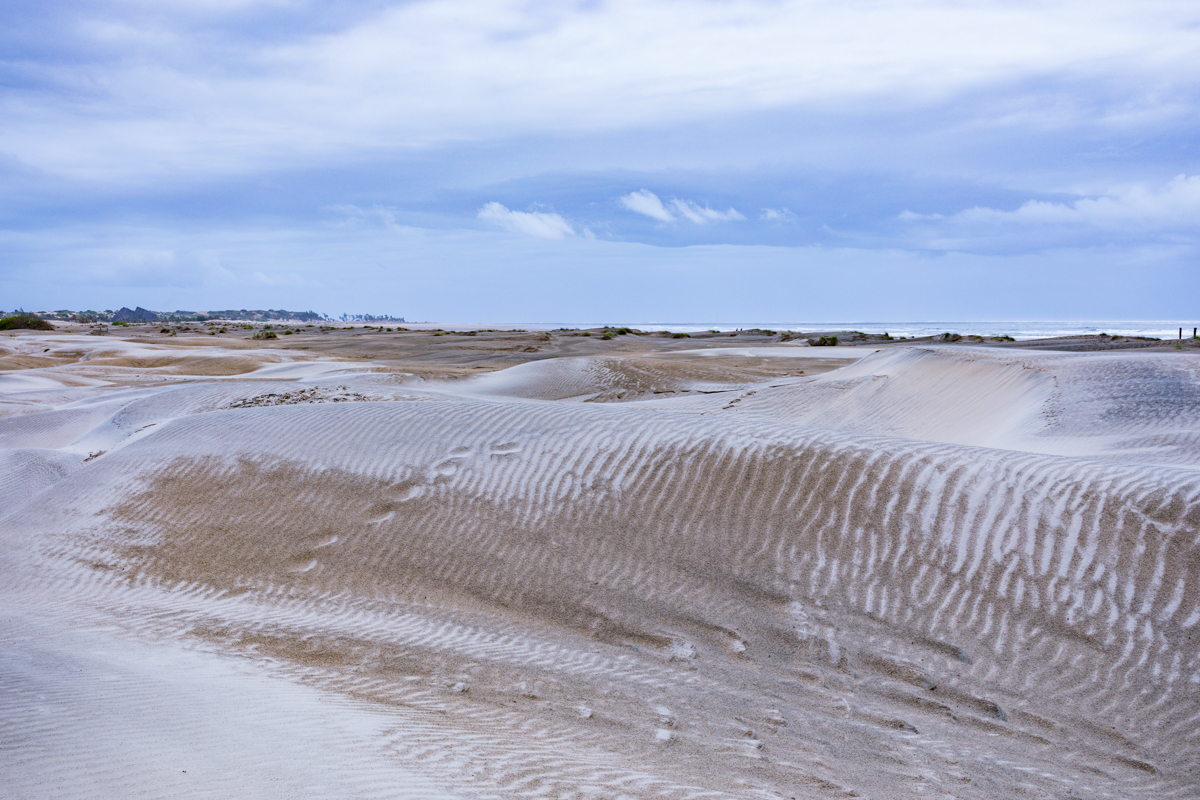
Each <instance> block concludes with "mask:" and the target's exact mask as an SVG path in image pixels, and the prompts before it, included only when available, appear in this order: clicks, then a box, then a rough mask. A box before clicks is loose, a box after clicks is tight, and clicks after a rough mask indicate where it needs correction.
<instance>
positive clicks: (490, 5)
mask: <svg viewBox="0 0 1200 800" xmlns="http://www.w3.org/2000/svg"><path fill="white" fill-rule="evenodd" d="M7 16H8V22H7V24H6V26H5V30H3V31H0V70H3V75H4V81H3V82H2V83H0V86H2V87H3V88H0V102H2V103H3V107H4V109H5V125H4V126H2V127H0V241H4V242H8V243H9V244H10V249H9V250H8V253H9V258H8V259H6V260H5V262H4V264H3V265H0V292H2V293H3V294H4V295H6V296H9V297H12V298H14V300H15V301H16V302H17V303H24V304H27V305H39V304H41V305H45V306H47V307H50V306H55V305H60V303H58V302H57V301H55V300H54V298H55V297H56V296H58V295H60V294H61V293H62V292H63V291H65V288H64V287H65V286H74V285H75V284H80V285H91V286H92V289H93V290H94V291H95V292H97V293H103V292H106V291H109V289H110V288H112V287H114V286H116V285H117V283H119V284H120V285H121V286H122V287H124V288H123V289H122V291H132V290H136V288H137V287H138V286H139V285H141V286H144V287H146V288H147V289H148V290H149V289H151V288H153V287H156V286H174V287H175V290H176V291H178V292H179V293H180V294H181V297H180V298H179V300H178V301H177V302H172V303H168V304H167V305H178V306H186V305H188V304H189V300H188V295H189V293H195V292H201V291H207V290H206V289H204V288H203V287H201V286H198V285H197V284H196V275H198V274H202V275H206V276H208V277H207V278H205V280H209V281H212V287H213V288H214V289H216V288H218V287H219V286H222V285H223V286H224V290H225V291H228V292H230V293H232V294H233V295H235V296H234V297H230V298H228V302H230V303H233V304H238V302H239V301H238V299H237V296H240V295H239V294H238V293H241V292H252V291H257V290H258V289H257V288H255V287H260V288H261V287H268V288H269V287H270V286H272V285H275V286H277V287H278V286H284V285H286V286H291V287H294V288H295V290H296V291H309V292H310V293H311V296H312V299H311V300H310V301H309V302H308V303H306V305H314V304H318V303H319V298H320V297H321V296H323V294H324V293H326V292H327V291H330V290H331V287H332V286H334V285H335V283H336V282H337V280H339V279H340V277H341V276H343V275H345V274H347V273H355V272H360V273H362V274H363V275H368V274H375V273H374V272H373V271H374V270H378V271H380V274H386V275H389V276H390V278H389V280H391V281H393V284H392V285H393V286H394V287H395V288H396V290H397V291H401V290H402V287H404V286H407V285H410V284H411V283H413V282H414V281H415V282H416V283H420V284H422V285H424V282H428V281H433V282H434V283H436V282H437V280H438V278H437V274H436V273H437V270H435V274H434V275H423V276H414V275H411V274H410V273H409V272H408V270H410V269H415V268H416V267H415V266H412V265H413V264H415V263H416V261H412V260H406V258H405V257H404V255H403V252H404V251H403V248H400V249H399V250H397V249H396V246H397V243H398V242H409V243H410V244H411V242H412V241H415V240H413V239H411V236H413V235H416V234H418V233H419V234H420V235H421V236H422V237H423V238H421V239H420V241H422V242H423V243H424V244H423V245H422V248H424V249H422V251H421V252H422V253H425V255H424V256H422V258H428V259H429V261H428V262H422V263H435V264H440V265H441V267H439V268H438V269H440V270H441V271H444V272H445V273H446V274H447V275H448V274H450V272H452V271H453V269H459V268H461V269H467V268H468V267H467V265H462V264H457V263H456V262H455V260H456V259H462V258H468V257H470V258H474V257H477V255H472V254H474V253H475V252H476V251H475V250H473V249H471V248H466V249H464V248H463V247H462V246H461V245H460V244H456V243H461V242H463V241H468V240H469V241H472V242H475V241H482V240H489V241H492V245H490V246H489V247H485V248H482V250H481V252H488V253H490V256H489V257H488V259H487V263H488V264H489V265H490V269H492V270H495V271H496V273H497V274H504V275H506V276H507V278H508V279H509V280H513V279H515V280H517V281H518V282H521V281H524V280H526V279H527V278H529V277H530V276H533V275H542V274H545V273H544V269H543V267H544V266H545V265H547V264H550V263H554V264H559V265H560V264H561V263H562V258H560V257H559V256H556V255H554V253H555V252H557V251H555V250H554V248H560V249H562V252H563V253H567V252H574V250H572V248H576V247H580V246H584V242H585V241H591V242H592V243H591V244H589V245H587V247H592V248H597V249H596V250H595V251H594V252H596V253H609V254H610V256H605V257H604V258H609V257H611V258H618V256H617V255H616V254H618V253H620V254H622V255H621V256H620V258H633V259H634V260H635V261H636V262H637V263H638V264H640V265H641V267H642V272H641V273H639V274H642V275H645V276H655V275H657V276H660V277H659V278H658V279H657V280H658V281H659V282H658V283H653V282H650V283H643V284H641V285H639V288H638V291H639V292H641V293H643V294H649V295H650V296H658V297H660V298H665V297H668V296H670V297H671V298H673V300H672V302H675V303H677V304H678V303H682V302H683V300H681V299H680V298H681V297H690V298H691V300H690V302H692V303H693V304H694V305H696V306H697V307H699V306H700V305H703V303H704V302H706V299H705V298H704V297H703V296H702V295H703V290H702V289H695V290H691V289H689V290H684V291H681V290H680V288H679V287H680V284H681V283H683V282H686V281H688V280H689V279H690V275H691V274H690V273H689V271H688V269H687V268H686V267H685V266H684V265H686V264H687V263H689V261H688V258H689V256H688V255H687V254H688V253H689V252H691V253H693V255H695V254H699V253H702V252H703V253H711V252H722V253H730V254H738V255H730V256H729V263H730V264H737V263H747V264H749V263H759V262H758V261H757V259H758V258H759V255H758V254H761V253H763V252H771V253H778V254H780V255H779V256H778V258H780V259H783V260H782V261H778V262H776V261H772V262H771V263H783V262H784V261H786V254H787V253H789V252H790V253H792V254H793V255H795V256H796V259H795V261H796V264H797V266H796V269H797V270H801V271H803V270H804V269H806V268H808V267H805V266H803V265H809V266H810V267H811V265H812V264H814V263H815V262H813V261H812V259H811V258H809V256H808V255H806V256H804V257H801V256H800V254H801V253H804V254H809V255H811V254H812V253H822V252H823V253H826V254H828V255H829V258H830V261H831V263H840V262H839V258H840V257H839V256H836V254H838V253H846V252H854V253H857V254H859V256H856V258H855V259H854V263H855V264H856V267H855V269H857V270H859V271H860V272H865V273H867V274H870V275H874V274H882V273H883V272H885V271H886V270H887V269H890V268H891V267H892V266H894V265H895V263H897V262H896V261H895V260H894V258H893V257H894V255H895V254H897V253H899V254H904V263H905V264H908V265H910V266H909V268H910V269H911V270H913V271H914V273H915V274H916V278H915V279H916V280H920V279H921V277H922V276H923V275H933V274H935V273H936V272H937V271H936V269H934V267H933V266H931V265H934V264H936V263H939V262H938V259H939V258H943V257H949V256H954V257H958V256H960V255H961V256H963V257H966V256H970V257H973V258H975V257H978V258H984V259H992V260H988V261H987V262H986V263H993V264H996V265H997V266H996V269H997V270H1001V271H1002V270H1003V269H1004V267H1003V266H1002V265H1003V264H1004V263H1005V259H1013V261H1012V263H1013V264H1017V263H1034V262H1037V263H1041V264H1043V265H1044V268H1045V270H1047V272H1048V273H1052V274H1054V275H1056V276H1057V275H1059V274H1061V275H1062V276H1063V279H1064V280H1066V279H1067V278H1071V279H1074V280H1076V281H1079V280H1090V281H1096V280H1099V281H1100V282H1101V283H1102V284H1105V285H1108V284H1115V285H1119V284H1120V275H1121V272H1122V270H1127V269H1131V268H1134V267H1131V266H1130V265H1136V264H1147V265H1158V266H1154V267H1147V268H1148V269H1149V268H1152V269H1158V268H1160V267H1161V268H1163V269H1167V266H1166V265H1168V264H1170V265H1173V266H1172V267H1171V269H1175V270H1176V271H1177V272H1178V274H1179V277H1177V278H1176V279H1175V280H1176V283H1178V282H1179V281H1182V282H1183V284H1184V285H1183V286H1181V287H1180V288H1181V291H1182V293H1183V294H1184V295H1186V294H1188V293H1189V292H1190V294H1191V296H1196V295H1197V294H1198V293H1200V277H1197V276H1196V273H1197V271H1196V270H1195V269H1194V264H1195V263H1196V260H1197V258H1196V257H1197V256H1198V255H1200V145H1198V144H1197V142H1196V138H1195V132H1194V120H1195V118H1196V115H1197V112H1198V111H1200V8H1197V7H1196V6H1195V4H1190V3H1182V2H1178V1H1177V0H1149V2H1147V3H1143V4H1139V5H1137V6H1136V7H1134V6H1131V5H1130V4H1128V3H1124V2H1115V1H1114V0H1101V2H1089V3H1084V2H1082V0H1050V2H1046V3H1039V4H1017V5H1014V4H1011V3H1003V2H999V0H984V1H983V2H979V3H972V4H968V5H963V4H961V3H957V2H952V0H918V1H917V2H915V3H908V4H900V5H897V4H879V3H874V2H862V3H851V4H845V3H834V2H832V0H818V1H817V2H811V1H810V2H799V1H796V2H792V1H791V0H783V1H782V2H758V1H757V0H747V1H746V2H738V3H727V4H726V3H722V4H712V3H694V4H686V5H680V4H678V3H676V2H669V1H668V0H649V1H648V2H638V3H635V2H632V0H611V1H610V2H603V3H597V4H584V5H568V6H544V5H543V6H538V5H534V6H530V5H528V4H524V3H518V2H515V0H513V2H508V1H507V0H505V1H503V2H498V3H497V2H487V3H485V2H482V0H458V1H456V2H446V1H445V0H418V1H417V2H404V3H400V2H391V1H390V0H359V1H358V2H347V3H339V4H327V3H319V2H316V0H294V1H293V2H288V3H279V2H277V1H276V0H230V1H228V2H220V3H208V4H181V3H168V4H147V3H144V2H134V1H132V0H97V2H95V3H89V4H87V5H86V6H80V5H79V4H75V3H69V2H66V0H44V2H39V3H34V2H28V1H27V0H16V2H14V3H12V4H11V6H10V8H9V12H8V13H7ZM101 230H103V231H106V232H107V233H106V235H104V236H98V235H96V232H97V231H101ZM298 231H308V232H309V238H308V246H309V247H311V248H312V252H311V253H306V254H305V258H304V259H303V261H304V262H305V263H306V264H308V267H306V268H305V269H303V270H299V269H293V270H290V271H289V270H288V269H286V268H283V267H281V266H279V265H281V264H284V263H285V262H286V261H287V259H288V258H294V257H295V254H294V253H293V252H292V250H291V245H290V244H285V242H292V241H294V240H295V236H296V235H297V233H296V232H298ZM346 237H350V238H349V239H348V238H346ZM354 237H357V240H356V241H357V243H356V244H354V245H353V246H352V247H351V245H350V244H349V242H351V241H355V240H354ZM479 237H482V239H480V238H479ZM589 237H594V241H593V240H592V239H590V238H589ZM524 240H528V243H529V244H530V245H532V244H535V243H536V244H537V246H538V248H539V249H536V250H528V249H527V248H526V245H525V244H522V241H524ZM249 241H255V242H257V244H256V245H255V246H254V247H253V248H249V249H247V248H246V246H245V244H244V243H245V242H249ZM632 245H638V247H637V248H635V249H634V250H629V249H628V246H632ZM372 247H374V248H376V249H375V250H372V249H371V248H372ZM347 248H350V251H352V252H353V253H354V254H355V258H356V259H359V260H358V261H355V262H353V263H347V260H346V259H347V252H349V251H348V250H347ZM439 248H441V252H442V257H441V258H440V259H439V258H437V257H435V256H434V255H432V253H434V252H435V251H437V250H438V249H439ZM546 248H549V249H546ZM713 248H716V249H715V250H713ZM249 252H253V253H255V255H254V257H253V258H250V257H249V256H247V255H246V254H247V253H249ZM589 252H592V251H590V250H589ZM1082 252H1087V253H1090V254H1091V256H1090V257H1089V258H1088V259H1086V261H1087V266H1083V265H1082V264H1083V262H1081V261H1079V260H1078V259H1076V258H1075V257H1074V255H1073V254H1078V253H1082ZM631 253H636V256H634V255H630V254H631ZM1147 254H1153V255H1147ZM695 257H696V258H697V259H698V260H701V261H704V260H705V259H709V258H710V256H704V258H700V256H699V255H696V256H695ZM596 258H600V257H599V256H596ZM772 258H775V256H773V257H772ZM603 260H604V259H601V261H603ZM705 263H708V262H707V261H706V262H705ZM963 263H966V262H963ZM971 263H984V262H971ZM322 264H323V265H324V266H321V265H322ZM202 265H209V266H202ZM213 265H217V266H213ZM218 267H219V268H218ZM422 268H423V269H425V268H428V267H422ZM812 268H815V267H812ZM698 269H699V268H697V270H698ZM1014 269H1015V267H1014ZM34 270H38V271H42V274H46V275H49V274H54V275H69V276H71V277H70V278H69V280H68V282H67V283H66V284H63V283H62V282H58V281H51V280H49V279H47V280H39V279H38V277H37V274H35V273H34V272H33V271H34ZM221 270H224V272H222V271H221ZM926 270H927V271H928V272H923V271H926ZM1017 271H1020V270H1017ZM1073 271H1077V272H1073ZM699 274H700V272H696V273H695V276H698V275H699ZM222 275H223V276H224V277H218V276H222ZM139 276H140V277H139ZM288 276H290V277H288ZM300 276H303V279H302V280H301V277H300ZM695 276H691V277H695ZM646 280H649V278H647V279H646ZM89 281H92V282H93V283H92V284H88V282H89ZM114 281H116V282H117V283H114ZM139 281H140V282H141V283H139ZM446 281H447V282H446V283H445V289H446V290H447V291H451V290H453V291H455V292H457V294H458V296H459V297H460V298H461V302H462V303H464V304H467V305H470V304H472V303H474V304H476V305H477V306H478V305H479V304H483V303H485V298H477V299H471V298H470V297H469V296H467V295H464V294H463V293H462V292H461V287H459V286H455V285H454V284H453V283H451V282H450V279H449V278H447V279H446ZM272 282H274V284H273V283H272ZM368 282H369V281H368ZM1106 282H1107V283H1106ZM364 285H366V284H365V283H364ZM872 286H873V284H872V283H871V281H869V280H868V281H861V282H844V285H843V286H841V287H838V286H836V285H832V284H831V285H830V286H828V287H827V292H828V293H829V294H828V296H827V297H826V300H827V301H828V302H833V301H834V300H835V299H836V300H837V301H838V302H841V301H842V300H848V299H851V298H852V297H857V299H858V302H859V303H860V305H861V308H862V313H860V314H856V315H853V316H859V317H866V316H873V315H875V316H880V315H881V316H892V317H895V316H896V312H897V311H898V310H900V309H898V308H897V305H898V302H899V301H897V300H896V299H895V297H896V295H895V293H894V292H893V293H884V292H874V293H873V289H872ZM106 287H108V288H106ZM154 290H155V291H157V289H154ZM288 291H291V289H289V290H288ZM996 291H999V289H997V290H996ZM1007 291H1008V292H1009V293H1008V294H1007V295H1004V297H1003V299H1004V300H1005V301H1006V302H1007V303H1008V307H1009V308H1010V309H1011V310H1010V311H1009V313H1008V314H1006V316H1021V315H1024V314H1026V313H1032V312H1029V311H1027V309H1028V308H1030V307H1031V306H1030V304H1031V303H1032V301H1031V300H1030V295H1031V290H1030V288H1028V287H1024V288H1021V287H1015V286H1014V287H1010V289H1009V290H1007ZM1173 294H1174V295H1176V296H1178V295H1179V294H1180V293H1179V292H1176V293H1173ZM835 295H836V298H835V297H834V296H835ZM843 295H844V296H843ZM369 299H370V298H369V297H365V298H364V302H366V301H368V300H369ZM113 302H122V301H120V300H118V299H116V298H114V300H113ZM247 302H249V300H247ZM547 302H548V301H547ZM958 302H959V305H960V308H961V309H965V310H967V312H968V313H970V312H969V309H970V308H972V307H973V304H974V305H976V306H977V305H979V303H980V302H981V301H980V299H979V295H978V292H977V291H967V290H965V289H964V290H963V292H962V293H961V296H959V297H958ZM989 302H990V301H989ZM1038 302H1041V301H1040V300H1039V301H1038ZM1063 302H1064V303H1065V302H1066V301H1065V300H1064V301H1063ZM1145 302H1146V303H1148V304H1149V305H1147V307H1146V308H1145V309H1144V310H1143V311H1139V312H1138V313H1139V314H1150V315H1151V316H1153V315H1154V313H1153V309H1154V308H1156V307H1159V308H1161V309H1162V311H1161V313H1163V314H1168V313H1173V312H1170V308H1172V304H1173V303H1179V302H1180V301H1178V300H1177V298H1176V297H1170V296H1169V297H1163V298H1160V299H1158V300H1149V299H1147V300H1146V301H1145ZM1156 303H1157V306H1156V305H1155V304H1156ZM193 304H195V303H193ZM220 304H224V303H220ZM368 304H369V303H368ZM1065 308H1066V305H1064V309H1065ZM412 313H413V314H414V315H421V314H422V312H421V310H420V309H413V310H412ZM462 313H463V314H467V315H470V314H472V313H475V312H473V311H472V309H471V308H470V307H465V308H464V309H463V311H462ZM980 313H982V312H980ZM1063 313H1066V312H1065V311H1064V312H1063ZM542 316H546V317H547V318H548V317H550V316H555V314H554V313H553V308H552V307H551V306H550V305H547V306H546V311H545V312H544V313H543V314H542Z"/></svg>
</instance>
